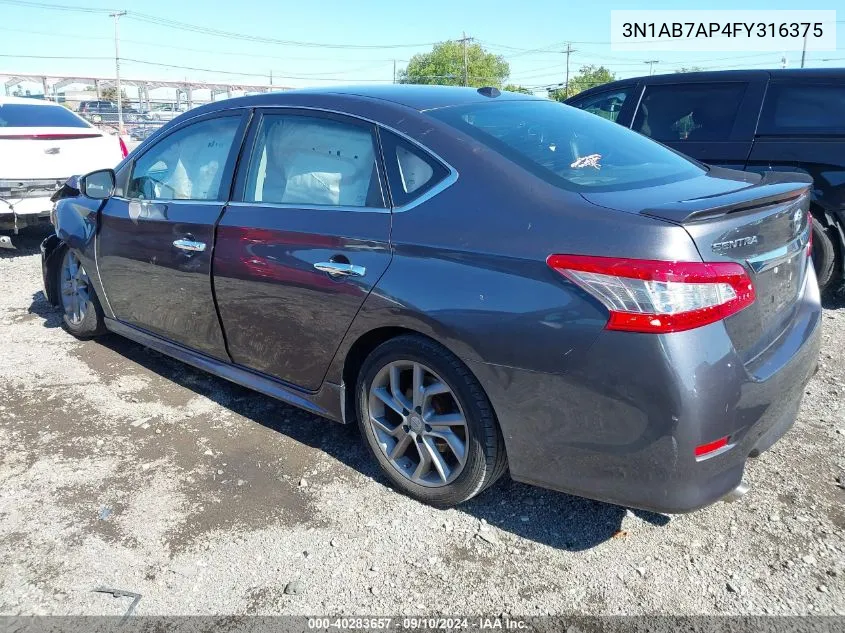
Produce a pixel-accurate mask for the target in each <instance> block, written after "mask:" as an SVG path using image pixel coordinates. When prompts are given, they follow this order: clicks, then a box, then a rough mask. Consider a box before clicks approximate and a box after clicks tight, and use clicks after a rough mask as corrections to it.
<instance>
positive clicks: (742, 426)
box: [472, 273, 821, 513]
mask: <svg viewBox="0 0 845 633" xmlns="http://www.w3.org/2000/svg"><path fill="white" fill-rule="evenodd" d="M820 344H821V306H820V303H819V293H818V287H817V284H816V279H815V276H814V275H813V274H812V273H810V274H809V275H808V278H807V286H806V288H805V291H804V295H803V296H802V298H801V301H800V302H799V305H798V306H797V308H796V313H795V316H794V318H793V320H792V322H791V324H790V326H789V327H788V328H787V329H786V331H785V332H784V333H783V335H782V336H781V337H780V338H779V339H778V340H777V341H776V343H775V344H774V345H772V347H771V348H770V349H769V350H768V351H767V352H766V353H765V354H763V355H762V356H761V357H759V358H758V359H756V360H755V361H754V363H753V364H750V365H748V366H744V365H743V364H742V363H741V362H740V360H739V357H738V356H737V354H736V352H735V351H734V349H733V346H732V345H731V342H730V338H729V337H728V335H727V332H726V329H725V326H724V324H723V323H714V324H712V325H709V326H707V327H704V328H700V329H698V330H693V331H689V332H678V333H674V334H670V335H665V336H653V335H648V334H633V333H627V332H610V331H604V332H602V334H601V335H600V336H599V337H598V339H597V340H596V342H595V344H594V345H593V346H592V348H591V349H590V350H589V351H588V352H587V353H586V354H585V357H584V358H583V359H582V362H581V363H580V364H579V368H578V370H577V371H571V372H569V373H566V374H560V375H558V374H546V373H537V372H529V371H524V370H519V369H514V368H509V367H501V366H493V365H489V364H484V363H473V364H472V368H473V370H474V371H475V373H476V375H477V376H478V377H479V379H480V380H481V382H482V384H483V385H484V387H485V389H486V390H487V393H488V395H489V396H490V399H491V402H492V404H493V407H494V409H495V410H496V413H497V415H498V417H499V422H500V424H501V427H502V432H503V435H504V437H505V444H506V448H507V453H508V463H509V466H510V469H511V476H512V477H513V478H514V479H515V480H518V481H523V482H526V483H531V484H535V485H538V486H542V487H546V488H552V489H555V490H560V491H563V492H569V493H572V494H576V495H579V496H583V497H588V498H592V499H598V500H601V501H606V502H610V503H615V504H619V505H623V506H630V507H636V508H642V509H646V510H652V511H656V512H669V513H679V512H689V511H692V510H696V509H698V508H701V507H704V506H706V505H709V504H711V503H713V502H715V501H717V500H719V499H721V498H723V497H724V496H725V495H727V494H728V493H730V492H731V491H732V490H734V489H735V488H736V487H737V486H738V485H739V484H740V483H741V481H742V475H743V470H744V468H745V463H746V461H747V460H748V458H749V457H753V456H756V455H758V454H759V453H761V452H762V451H764V450H766V449H767V448H769V447H770V446H771V445H772V444H774V443H775V442H776V441H777V440H778V439H779V438H780V437H781V436H782V435H783V434H784V433H786V431H787V430H788V429H789V428H790V427H791V426H792V424H793V422H794V421H795V418H796V416H797V414H798V409H799V407H800V405H801V398H802V396H803V393H804V389H805V386H806V384H807V382H808V381H809V379H810V378H811V377H812V375H813V373H814V371H815V369H816V366H817V358H818V352H819V347H820ZM724 436H730V440H729V448H726V449H724V450H722V451H717V452H715V453H713V454H712V455H711V456H709V457H706V458H703V459H702V458H698V459H697V458H696V457H695V452H694V451H695V447H696V446H699V445H701V444H705V443H708V442H712V441H714V440H716V439H719V438H722V437H724Z"/></svg>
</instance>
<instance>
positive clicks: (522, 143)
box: [430, 101, 705, 191]
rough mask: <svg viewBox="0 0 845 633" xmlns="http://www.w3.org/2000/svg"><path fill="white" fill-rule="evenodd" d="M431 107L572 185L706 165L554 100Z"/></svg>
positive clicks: (665, 179) (679, 175)
mask: <svg viewBox="0 0 845 633" xmlns="http://www.w3.org/2000/svg"><path fill="white" fill-rule="evenodd" d="M430 114H431V115H432V116H434V117H436V118H438V119H440V120H441V121H444V122H445V123H448V124H449V125H451V126H453V127H455V128H458V129H459V130H461V131H463V132H466V133H467V134H469V135H470V136H472V137H474V138H475V139H477V140H479V141H480V142H482V143H484V144H485V145H487V146H488V147H490V148H491V149H493V150H495V151H497V152H498V153H500V154H502V155H503V156H505V157H506V158H508V159H510V160H511V161H513V162H514V163H516V164H518V165H520V166H522V167H523V168H525V169H527V170H529V171H531V172H533V173H534V174H536V175H537V176H540V177H541V178H543V179H544V180H547V181H548V182H550V183H552V184H554V185H557V186H559V187H562V188H564V189H569V190H573V191H616V190H619V189H629V188H637V187H648V186H652V185H659V184H666V183H670V182H677V181H680V180H686V179H689V178H693V177H695V176H698V175H700V174H702V173H704V171H705V170H704V169H703V168H702V167H700V166H698V165H697V164H696V163H694V162H692V161H690V160H688V159H686V158H683V157H681V156H680V155H679V154H676V153H675V152H673V151H672V150H670V149H668V148H666V147H663V146H662V145H659V144H658V143H655V142H654V141H651V140H649V139H647V138H645V137H644V136H641V135H639V134H636V133H634V132H632V131H630V130H628V129H626V128H624V127H622V126H620V125H617V124H615V123H611V122H610V121H608V120H606V119H603V118H601V117H597V116H593V115H592V114H590V113H588V112H585V111H582V110H578V109H576V108H572V107H569V106H565V105H562V104H559V103H556V102H554V101H504V102H498V103H486V104H484V105H472V106H461V107H452V108H443V109H441V110H435V111H433V112H430Z"/></svg>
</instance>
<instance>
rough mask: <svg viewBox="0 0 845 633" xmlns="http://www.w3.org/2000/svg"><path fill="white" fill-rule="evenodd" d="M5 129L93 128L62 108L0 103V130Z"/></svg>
mask: <svg viewBox="0 0 845 633" xmlns="http://www.w3.org/2000/svg"><path fill="white" fill-rule="evenodd" d="M4 127H91V126H90V125H88V124H87V123H86V122H85V121H83V120H82V119H80V118H79V117H78V116H76V115H75V114H73V112H71V111H70V110H68V109H67V108H64V107H62V106H54V105H27V104H25V103H6V104H2V103H0V128H4Z"/></svg>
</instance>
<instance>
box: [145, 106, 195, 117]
mask: <svg viewBox="0 0 845 633" xmlns="http://www.w3.org/2000/svg"><path fill="white" fill-rule="evenodd" d="M186 111H187V108H185V107H181V106H179V105H177V104H175V103H156V104H153V106H152V108H150V110H149V112H146V113H145V114H144V118H146V119H149V120H150V121H172V120H173V119H175V118H176V117H177V116H179V115H180V114H182V113H183V112H186Z"/></svg>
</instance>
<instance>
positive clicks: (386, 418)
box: [367, 360, 469, 488]
mask: <svg viewBox="0 0 845 633" xmlns="http://www.w3.org/2000/svg"><path fill="white" fill-rule="evenodd" d="M367 409H368V414H369V424H370V427H371V429H372V431H373V434H374V435H375V437H376V440H377V442H378V445H379V447H380V448H381V450H382V452H383V453H384V455H385V456H386V457H387V459H388V461H389V462H390V464H391V466H393V468H395V469H396V470H397V471H398V472H399V473H400V474H402V475H403V476H404V477H405V478H406V479H408V480H410V481H412V482H413V483H415V484H419V485H421V486H427V487H435V488H436V487H440V486H445V485H447V484H450V483H452V482H453V481H454V480H455V479H456V478H457V477H458V475H460V474H461V471H462V470H463V468H464V465H465V464H466V458H467V444H468V441H469V427H468V426H467V421H466V417H465V416H464V412H463V410H462V409H461V405H460V402H458V399H457V397H456V396H455V394H454V393H453V392H452V389H451V388H450V387H449V385H448V384H446V382H445V381H444V380H443V379H441V378H440V377H439V376H438V375H437V374H436V373H434V372H433V371H432V370H431V369H430V368H428V367H426V366H425V365H423V364H422V363H418V362H415V361H410V360H399V361H393V362H391V363H388V364H387V365H385V366H384V367H382V369H381V370H380V371H379V372H378V373H377V374H376V376H375V378H374V379H373V381H372V384H371V385H370V391H369V394H368V406H367Z"/></svg>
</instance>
